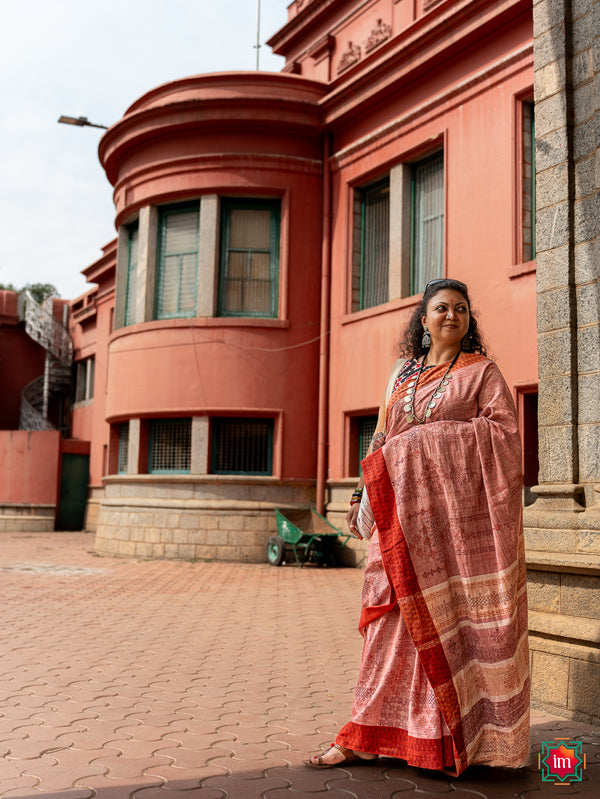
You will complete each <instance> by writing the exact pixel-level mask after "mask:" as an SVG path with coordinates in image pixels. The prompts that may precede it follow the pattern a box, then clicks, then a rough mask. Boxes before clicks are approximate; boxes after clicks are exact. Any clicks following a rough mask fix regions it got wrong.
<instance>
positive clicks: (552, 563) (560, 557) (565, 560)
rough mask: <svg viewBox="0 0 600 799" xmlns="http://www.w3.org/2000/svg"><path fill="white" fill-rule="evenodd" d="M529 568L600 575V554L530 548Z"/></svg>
mask: <svg viewBox="0 0 600 799" xmlns="http://www.w3.org/2000/svg"><path fill="white" fill-rule="evenodd" d="M525 562H526V563H527V568H528V569H534V570H536V571H551V572H566V573H570V574H593V575H598V576H600V555H597V554H595V553H592V552H590V553H589V554H587V553H586V554H582V553H580V552H572V553H571V552H544V551H535V550H530V549H528V550H527V551H526V552H525Z"/></svg>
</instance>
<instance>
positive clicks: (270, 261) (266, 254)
mask: <svg viewBox="0 0 600 799" xmlns="http://www.w3.org/2000/svg"><path fill="white" fill-rule="evenodd" d="M279 217H280V203H279V201H272V200H223V201H222V204H221V218H222V226H221V267H220V276H219V277H220V279H219V315H220V316H257V317H274V316H277V312H278V293H277V290H278V271H279Z"/></svg>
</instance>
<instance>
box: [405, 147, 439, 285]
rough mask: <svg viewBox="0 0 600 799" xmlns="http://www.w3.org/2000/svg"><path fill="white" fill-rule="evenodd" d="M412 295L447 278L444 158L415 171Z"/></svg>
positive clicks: (431, 160) (418, 165) (422, 163)
mask: <svg viewBox="0 0 600 799" xmlns="http://www.w3.org/2000/svg"><path fill="white" fill-rule="evenodd" d="M411 229H412V242H411V244H412V246H411V270H410V293H411V294H420V293H421V292H422V291H424V290H425V286H426V285H427V283H428V282H429V281H430V280H435V279H436V278H440V277H443V275H444V154H443V152H442V153H437V154H436V155H435V156H433V157H432V158H428V159H427V160H425V161H420V162H419V163H416V164H414V165H413V169H412V208H411Z"/></svg>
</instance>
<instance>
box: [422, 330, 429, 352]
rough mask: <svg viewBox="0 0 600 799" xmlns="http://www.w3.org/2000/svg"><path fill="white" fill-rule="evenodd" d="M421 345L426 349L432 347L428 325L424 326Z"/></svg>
mask: <svg viewBox="0 0 600 799" xmlns="http://www.w3.org/2000/svg"><path fill="white" fill-rule="evenodd" d="M421 346H422V347H424V348H425V349H428V348H429V347H431V336H430V335H429V330H428V329H427V325H424V326H423V338H422V339H421Z"/></svg>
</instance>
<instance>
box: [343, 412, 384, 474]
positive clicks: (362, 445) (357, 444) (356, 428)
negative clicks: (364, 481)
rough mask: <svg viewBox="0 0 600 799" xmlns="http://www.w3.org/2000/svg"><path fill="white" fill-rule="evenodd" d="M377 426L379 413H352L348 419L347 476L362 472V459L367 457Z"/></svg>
mask: <svg viewBox="0 0 600 799" xmlns="http://www.w3.org/2000/svg"><path fill="white" fill-rule="evenodd" d="M376 427H377V414H376V413H375V414H373V413H371V414H368V415H365V416H354V415H350V416H349V419H348V465H347V476H348V477H354V476H356V475H358V476H359V477H360V475H361V474H362V469H361V465H360V464H361V461H362V460H363V458H366V456H367V451H368V449H369V445H370V443H371V439H372V438H373V433H374V432H375V428H376Z"/></svg>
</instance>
